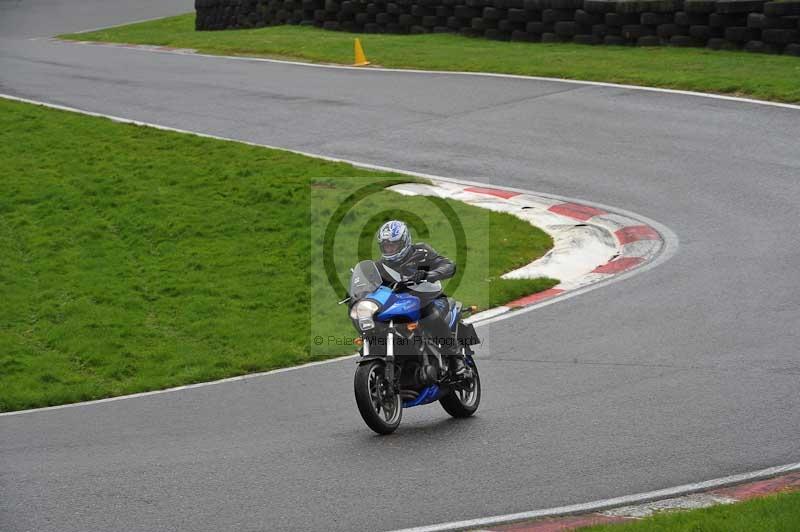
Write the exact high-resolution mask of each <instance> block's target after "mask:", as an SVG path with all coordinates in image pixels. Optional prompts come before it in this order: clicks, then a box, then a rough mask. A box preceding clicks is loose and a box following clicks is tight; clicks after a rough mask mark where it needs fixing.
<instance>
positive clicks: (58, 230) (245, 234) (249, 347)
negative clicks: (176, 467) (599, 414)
mask: <svg viewBox="0 0 800 532" xmlns="http://www.w3.org/2000/svg"><path fill="white" fill-rule="evenodd" d="M0 168H2V171H1V173H2V180H0V247H1V248H2V249H3V253H2V254H0V411H9V410H16V409H21V408H26V407H36V406H46V405H54V404H62V403H69V402H75V401H81V400H88V399H95V398H100V397H108V396H114V395H120V394H126V393H133V392H140V391H146V390H153V389H158V388H164V387H169V386H176V385H180V384H186V383H192V382H200V381H206V380H210V379H217V378H222V377H226V376H232V375H239V374H243V373H247V372H254V371H261V370H267V369H271V368H276V367H282V366H287V365H292V364H298V363H302V362H307V361H310V360H314V359H318V358H321V357H328V356H333V355H338V354H342V353H345V352H347V351H349V348H344V347H341V346H326V347H324V348H321V349H313V350H312V349H311V347H310V345H311V343H312V342H311V336H310V334H311V333H313V334H332V333H334V334H343V333H349V331H350V324H349V321H348V320H347V318H346V316H345V313H346V309H345V308H344V307H339V306H336V305H335V300H336V297H337V296H340V295H341V294H336V293H334V291H333V290H332V289H330V288H329V287H327V285H326V284H325V283H319V282H315V281H319V280H320V279H322V278H323V277H322V276H321V274H320V270H319V269H318V268H317V267H316V264H317V263H316V261H315V260H314V256H315V254H316V250H317V249H318V248H319V238H318V236H319V234H321V233H320V231H319V228H320V227H323V226H324V225H325V223H326V221H327V220H328V219H329V218H330V216H331V213H332V212H333V211H335V209H336V207H337V206H338V205H339V202H340V201H341V199H342V198H343V197H344V196H345V195H347V194H349V193H350V192H351V191H352V190H354V189H355V188H357V187H361V186H363V185H365V184H368V183H374V182H376V181H378V180H381V179H385V178H381V177H380V176H381V174H378V173H375V172H370V171H366V170H359V169H357V168H354V167H352V166H350V165H346V164H338V163H331V162H325V161H322V160H317V159H313V158H308V157H303V156H300V155H295V154H291V153H288V152H283V151H277V150H270V149H265V148H258V147H254V146H247V145H244V144H240V143H234V142H225V141H218V140H212V139H206V138H201V137H198V136H194V135H184V134H178V133H172V132H166V131H159V130H155V129H151V128H146V127H138V126H133V125H125V124H118V123H115V122H112V121H110V120H105V119H101V118H94V117H87V116H83V115H79V114H73V113H67V112H62V111H55V110H50V109H46V108H43V107H36V106H32V105H27V104H21V103H17V102H10V101H8V100H0ZM383 175H384V176H385V175H386V174H383ZM317 176H325V177H324V178H320V177H317ZM398 179H399V180H401V181H407V180H408V178H404V177H399V178H398ZM368 199H369V202H364V203H359V204H358V209H354V210H353V211H352V212H351V213H350V214H348V216H347V217H346V218H345V220H343V222H342V227H341V231H340V233H337V240H336V264H337V266H338V268H339V269H341V270H342V271H343V272H344V273H345V276H346V272H347V266H349V265H350V264H352V263H353V262H354V261H355V259H356V254H357V253H356V252H357V242H356V241H357V240H358V238H359V235H361V234H362V233H364V234H367V236H368V237H371V234H372V231H374V229H375V228H376V227H372V226H368V225H369V224H367V223H366V222H367V220H369V219H370V217H371V216H372V215H373V214H375V213H376V212H385V213H393V212H398V211H410V212H416V213H419V215H420V216H421V217H422V219H424V221H425V223H426V224H427V232H428V235H427V237H429V241H430V243H432V244H433V245H434V246H435V247H438V248H440V249H441V250H442V251H443V252H446V253H455V247H454V245H453V244H452V243H451V241H452V240H453V238H452V235H451V234H450V233H452V232H450V233H448V230H446V229H447V228H448V227H449V226H448V225H446V223H445V221H444V219H443V217H442V215H437V213H436V212H430V211H432V209H431V208H430V206H429V205H428V203H427V202H426V200H425V199H424V198H420V197H404V196H400V195H399V194H397V193H394V192H389V191H380V192H378V193H376V194H374V195H372V196H370V197H369V198H368ZM449 205H451V206H452V207H453V208H454V209H455V210H456V212H457V213H458V219H459V220H460V221H461V222H463V226H464V229H465V231H466V234H467V237H468V239H467V247H468V253H467V258H468V259H469V262H468V263H469V264H470V267H467V268H464V281H463V282H462V284H461V286H460V287H459V289H458V291H457V292H456V293H455V295H456V296H457V297H460V298H462V299H463V300H465V301H466V302H468V303H475V304H478V305H480V306H482V307H488V306H493V305H495V304H498V303H501V302H504V301H507V300H508V299H511V298H514V297H519V296H521V295H523V294H526V293H531V292H535V291H539V290H543V289H546V288H549V287H550V286H552V285H553V283H554V282H555V281H553V280H548V279H543V280H530V281H501V280H499V279H498V278H497V277H498V276H499V275H500V274H501V273H502V272H504V271H507V270H509V269H511V268H514V267H516V266H520V265H522V264H524V263H527V262H529V261H530V260H533V259H535V258H536V257H538V256H541V255H542V254H543V253H545V252H546V251H547V250H548V249H549V248H550V247H551V246H552V242H551V240H550V238H549V237H548V236H547V235H546V234H545V233H543V232H542V231H540V230H538V229H535V228H533V227H531V226H530V225H529V224H527V223H526V222H523V221H521V220H519V219H517V218H515V217H513V216H510V215H505V214H497V213H490V212H489V211H487V210H484V209H478V208H476V207H470V206H467V205H465V204H461V203H455V202H449ZM374 223H377V222H373V225H374ZM424 229H425V228H422V229H420V231H422V232H423V233H424V232H425V230H424ZM509 235H513V238H510V237H509ZM369 243H370V242H367V244H369ZM310 303H313V305H310ZM312 322H313V323H312ZM312 325H313V330H312Z"/></svg>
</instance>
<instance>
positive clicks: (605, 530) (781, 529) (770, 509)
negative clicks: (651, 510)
mask: <svg viewBox="0 0 800 532" xmlns="http://www.w3.org/2000/svg"><path fill="white" fill-rule="evenodd" d="M580 530H581V531H585V532H589V531H591V532H639V531H642V532H644V531H647V532H662V531H663V532H794V531H797V530H800V492H794V493H781V494H778V495H773V496H769V497H763V498H757V499H752V500H749V501H746V502H741V503H737V504H731V505H721V506H713V507H711V508H703V509H701V510H692V511H688V512H670V513H663V514H657V515H654V516H652V517H648V518H645V519H641V520H637V521H632V522H630V523H625V524H618V525H599V526H592V527H585V528H581V529H580Z"/></svg>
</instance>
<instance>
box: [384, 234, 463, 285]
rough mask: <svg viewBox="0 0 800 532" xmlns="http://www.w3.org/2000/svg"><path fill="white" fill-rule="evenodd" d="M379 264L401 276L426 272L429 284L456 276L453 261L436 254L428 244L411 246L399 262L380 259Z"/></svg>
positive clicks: (421, 243)
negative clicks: (420, 271) (418, 271)
mask: <svg viewBox="0 0 800 532" xmlns="http://www.w3.org/2000/svg"><path fill="white" fill-rule="evenodd" d="M380 262H381V264H385V265H386V266H388V267H390V268H391V269H393V270H395V271H397V272H400V274H401V275H403V276H411V275H413V274H414V272H416V271H417V270H425V271H426V272H428V275H427V277H426V279H427V280H428V281H431V282H435V281H441V280H443V279H449V278H450V277H452V276H454V275H455V274H456V265H455V263H454V262H453V261H451V260H450V259H448V258H447V257H444V256H442V255H439V254H438V253H436V250H434V249H433V248H432V247H430V246H429V245H428V244H425V243H423V242H420V243H418V244H414V245H412V246H411V251H409V252H408V254H407V255H406V256H405V257H403V258H402V259H400V260H397V261H388V260H386V259H383V258H381V260H380Z"/></svg>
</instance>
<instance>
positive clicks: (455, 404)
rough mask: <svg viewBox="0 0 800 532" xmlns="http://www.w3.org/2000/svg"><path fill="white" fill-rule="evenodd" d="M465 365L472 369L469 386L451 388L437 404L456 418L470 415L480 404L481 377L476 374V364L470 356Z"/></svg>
mask: <svg viewBox="0 0 800 532" xmlns="http://www.w3.org/2000/svg"><path fill="white" fill-rule="evenodd" d="M467 366H469V368H470V369H471V370H472V379H471V384H470V387H469V388H466V389H455V390H452V391H451V392H450V393H448V394H447V395H445V396H444V397H442V398H441V399H439V404H441V405H442V408H444V410H445V412H447V413H448V414H450V415H451V416H453V417H456V418H463V417H469V416H471V415H472V414H474V413H475V411H476V410H478V406H479V405H480V404H481V377H480V375H478V366H476V365H475V362H474V361H473V360H472V357H467Z"/></svg>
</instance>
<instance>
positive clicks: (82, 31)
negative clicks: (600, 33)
mask: <svg viewBox="0 0 800 532" xmlns="http://www.w3.org/2000/svg"><path fill="white" fill-rule="evenodd" d="M182 14H183V13H178V14H177V15H164V16H161V17H150V18H141V19H139V20H132V21H130V22H120V23H119V24H113V25H111V26H102V27H100V28H91V29H88V30H81V31H74V32H72V35H80V34H82V33H92V32H93V31H104V30H112V29H114V28H121V27H122V26H130V25H132V24H141V23H143V22H153V21H154V20H163V19H165V18H171V17H178V16H180V15H182ZM56 39H58V38H57V37H56ZM58 40H61V39H58Z"/></svg>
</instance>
